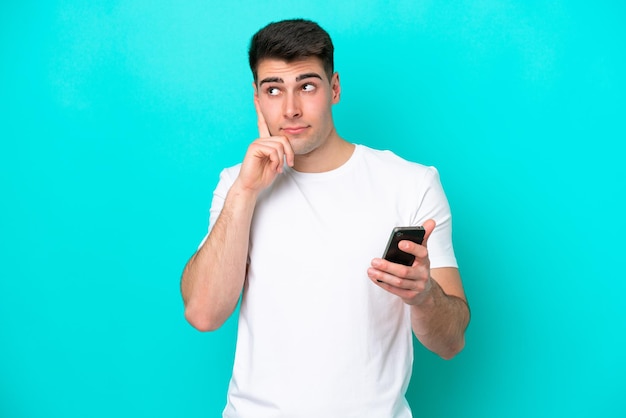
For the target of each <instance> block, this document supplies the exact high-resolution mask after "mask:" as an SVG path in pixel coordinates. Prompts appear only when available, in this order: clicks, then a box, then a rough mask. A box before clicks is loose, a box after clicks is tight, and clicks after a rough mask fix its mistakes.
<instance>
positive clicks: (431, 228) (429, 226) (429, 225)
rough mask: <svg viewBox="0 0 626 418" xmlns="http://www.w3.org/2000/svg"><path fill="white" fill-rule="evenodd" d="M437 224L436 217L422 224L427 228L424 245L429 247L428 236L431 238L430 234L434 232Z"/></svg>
mask: <svg viewBox="0 0 626 418" xmlns="http://www.w3.org/2000/svg"><path fill="white" fill-rule="evenodd" d="M436 225H437V223H436V222H435V220H434V219H428V220H427V221H425V222H424V224H423V225H422V226H423V227H424V229H425V230H426V232H425V233H424V241H422V245H423V246H424V247H427V243H428V238H430V234H432V232H433V231H434V230H435V226H436Z"/></svg>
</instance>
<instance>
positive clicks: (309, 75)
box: [259, 73, 322, 86]
mask: <svg viewBox="0 0 626 418" xmlns="http://www.w3.org/2000/svg"><path fill="white" fill-rule="evenodd" d="M307 78H319V79H320V80H321V79H322V76H321V75H319V74H318V73H304V74H300V75H299V76H297V77H296V82H298V81H302V80H305V79H307ZM284 82H285V80H283V79H282V78H280V77H267V78H264V79H263V80H261V81H260V82H259V86H260V85H261V84H263V83H284Z"/></svg>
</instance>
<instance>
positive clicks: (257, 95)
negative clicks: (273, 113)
mask: <svg viewBox="0 0 626 418" xmlns="http://www.w3.org/2000/svg"><path fill="white" fill-rule="evenodd" d="M252 90H253V91H254V100H255V101H257V100H259V89H258V88H257V85H256V81H253V82H252Z"/></svg>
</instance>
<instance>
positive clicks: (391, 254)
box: [383, 226, 426, 266]
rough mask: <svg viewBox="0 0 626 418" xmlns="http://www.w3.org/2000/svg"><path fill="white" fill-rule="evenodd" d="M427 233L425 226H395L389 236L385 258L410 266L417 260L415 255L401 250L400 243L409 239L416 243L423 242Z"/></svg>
mask: <svg viewBox="0 0 626 418" xmlns="http://www.w3.org/2000/svg"><path fill="white" fill-rule="evenodd" d="M425 233H426V231H425V230H424V227H421V226H399V227H396V228H394V229H393V231H392V232H391V236H390V237H389V242H387V248H386V249H385V254H384V255H383V258H384V259H385V260H388V261H391V262H392V263H397V264H404V265H405V266H410V265H411V264H413V261H415V256H414V255H413V254H409V253H405V252H404V251H402V250H400V249H399V248H398V243H399V242H400V241H402V240H409V241H413V242H415V243H416V244H421V243H422V241H423V240H424V234H425Z"/></svg>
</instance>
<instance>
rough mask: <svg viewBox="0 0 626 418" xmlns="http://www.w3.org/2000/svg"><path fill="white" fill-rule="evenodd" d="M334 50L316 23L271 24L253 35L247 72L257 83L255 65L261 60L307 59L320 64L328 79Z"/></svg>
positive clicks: (256, 66)
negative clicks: (249, 72)
mask: <svg viewBox="0 0 626 418" xmlns="http://www.w3.org/2000/svg"><path fill="white" fill-rule="evenodd" d="M333 53H334V47H333V42H332V41H331V39H330V35H328V33H327V32H326V31H325V30H324V29H322V28H321V27H320V26H319V25H318V24H317V23H315V22H312V21H310V20H305V19H290V20H282V21H280V22H273V23H270V24H269V25H267V26H265V27H264V28H262V29H261V30H259V31H258V32H257V33H255V34H254V36H253V37H252V40H251V41H250V48H249V49H248V59H249V61H250V69H251V70H252V74H253V75H254V81H255V82H256V81H257V68H258V65H259V62H260V61H261V60H263V59H265V58H271V59H280V60H284V61H286V62H293V61H297V60H299V59H304V58H308V57H317V58H319V59H320V60H321V61H322V65H323V66H324V71H325V72H326V75H327V76H328V79H329V80H330V79H331V78H332V75H333V72H334V62H333Z"/></svg>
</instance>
